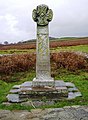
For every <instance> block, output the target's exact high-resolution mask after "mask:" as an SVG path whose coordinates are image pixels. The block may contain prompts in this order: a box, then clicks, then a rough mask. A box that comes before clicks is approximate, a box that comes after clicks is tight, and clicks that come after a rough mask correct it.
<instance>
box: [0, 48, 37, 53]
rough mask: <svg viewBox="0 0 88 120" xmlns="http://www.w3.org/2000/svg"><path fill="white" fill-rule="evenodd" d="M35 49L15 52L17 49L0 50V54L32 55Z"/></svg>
mask: <svg viewBox="0 0 88 120" xmlns="http://www.w3.org/2000/svg"><path fill="white" fill-rule="evenodd" d="M34 52H35V49H29V50H28V49H27V50H26V49H25V50H17V49H11V50H0V54H23V53H34Z"/></svg>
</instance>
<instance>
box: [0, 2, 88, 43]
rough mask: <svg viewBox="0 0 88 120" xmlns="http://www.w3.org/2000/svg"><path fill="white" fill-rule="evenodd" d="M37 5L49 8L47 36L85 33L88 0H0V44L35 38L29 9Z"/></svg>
mask: <svg viewBox="0 0 88 120" xmlns="http://www.w3.org/2000/svg"><path fill="white" fill-rule="evenodd" d="M39 4H46V5H48V6H49V8H51V9H52V10H53V13H54V17H53V20H52V22H51V23H50V36H52V37H63V36H88V0H0V43H1V42H2V43H3V42H4V41H6V40H7V41H8V42H18V41H21V40H27V39H32V38H36V23H34V21H33V20H32V10H33V9H34V8H36V6H37V5H39Z"/></svg>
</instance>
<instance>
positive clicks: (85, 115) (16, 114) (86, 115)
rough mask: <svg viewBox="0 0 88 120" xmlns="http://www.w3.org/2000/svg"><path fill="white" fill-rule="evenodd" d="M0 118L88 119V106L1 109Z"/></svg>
mask: <svg viewBox="0 0 88 120" xmlns="http://www.w3.org/2000/svg"><path fill="white" fill-rule="evenodd" d="M0 120H88V106H71V107H70V106H67V107H64V108H52V109H51V108H50V109H45V110H42V109H33V110H31V112H28V111H27V110H13V111H9V110H0Z"/></svg>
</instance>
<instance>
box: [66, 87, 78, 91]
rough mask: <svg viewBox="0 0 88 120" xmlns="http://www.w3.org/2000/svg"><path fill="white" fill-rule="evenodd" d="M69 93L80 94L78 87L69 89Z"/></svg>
mask: <svg viewBox="0 0 88 120" xmlns="http://www.w3.org/2000/svg"><path fill="white" fill-rule="evenodd" d="M68 91H70V92H78V91H79V90H78V89H77V88H76V87H73V88H68Z"/></svg>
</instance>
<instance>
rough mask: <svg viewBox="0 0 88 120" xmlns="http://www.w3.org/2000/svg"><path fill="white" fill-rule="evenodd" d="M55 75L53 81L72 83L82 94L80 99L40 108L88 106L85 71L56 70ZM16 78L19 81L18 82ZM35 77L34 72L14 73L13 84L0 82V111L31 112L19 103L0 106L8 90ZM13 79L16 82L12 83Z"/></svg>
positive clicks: (87, 79)
mask: <svg viewBox="0 0 88 120" xmlns="http://www.w3.org/2000/svg"><path fill="white" fill-rule="evenodd" d="M56 72H57V75H56V76H55V78H54V79H55V80H64V81H68V82H72V83H74V84H75V85H76V87H77V88H78V89H79V90H80V92H81V93H82V97H78V98H76V99H73V100H62V101H58V102H56V103H55V104H54V105H52V106H42V107H40V108H42V109H44V108H55V107H64V106H71V105H88V73H87V72H85V71H76V73H74V72H69V71H67V70H65V69H60V70H57V71H56ZM18 76H20V77H19V80H18ZM34 77H35V71H28V72H25V73H22V72H21V73H16V74H14V75H12V76H11V79H12V81H13V82H8V83H6V82H4V81H2V80H0V109H9V110H13V109H16V110H19V109H20V110H25V109H27V110H29V111H30V110H31V109H33V107H31V106H29V107H28V106H22V105H21V104H20V103H17V104H12V105H10V106H5V105H2V103H3V102H5V101H7V99H6V95H7V94H8V93H9V90H10V89H11V88H12V86H13V85H17V84H21V83H23V82H24V81H28V80H29V81H31V80H33V78H34ZM14 79H15V81H16V82H14Z"/></svg>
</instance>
